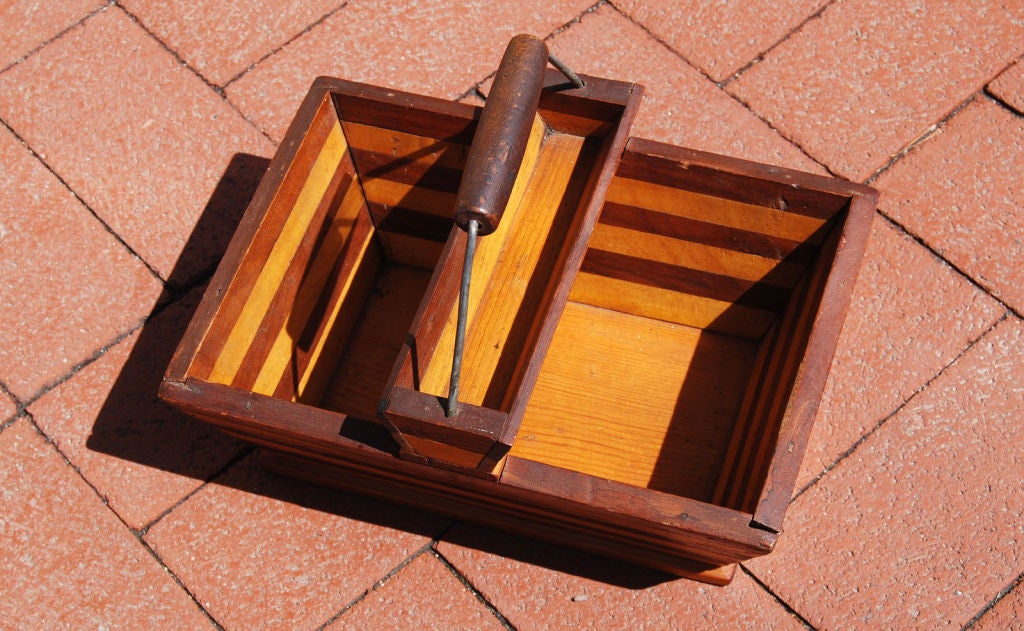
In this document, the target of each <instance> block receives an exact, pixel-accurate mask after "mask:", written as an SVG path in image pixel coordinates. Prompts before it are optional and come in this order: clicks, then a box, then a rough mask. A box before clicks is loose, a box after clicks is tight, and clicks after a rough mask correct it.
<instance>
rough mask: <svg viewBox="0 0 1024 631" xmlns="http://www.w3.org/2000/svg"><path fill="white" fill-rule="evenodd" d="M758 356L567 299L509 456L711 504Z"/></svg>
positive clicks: (725, 338)
mask: <svg viewBox="0 0 1024 631" xmlns="http://www.w3.org/2000/svg"><path fill="white" fill-rule="evenodd" d="M757 351H758V343H757V342H755V341H752V340H747V339H743V338H739V337H733V336H729V335H724V334H721V333H714V332H711V331H705V330H701V329H698V328H694V327H691V326H687V325H683V324H676V323H671V322H664V321H661V320H655V319H652V318H646V317H643V316H638V315H634V314H627V313H621V312H617V311H612V310H609V309H604V308H600V307H594V306H590V305H586V304H581V303H577V302H569V304H568V305H567V306H566V309H565V311H564V312H563V315H562V319H561V320H560V321H559V325H558V329H557V330H556V332H555V336H554V339H553V340H552V343H551V347H550V348H549V350H548V354H547V357H546V358H545V361H544V367H543V368H542V370H541V374H540V378H539V379H538V383H537V386H536V389H535V390H534V394H533V396H532V397H531V399H530V403H529V405H528V407H527V410H526V414H525V416H524V418H523V423H522V425H521V426H520V430H519V434H518V435H517V437H516V442H515V443H514V444H513V446H512V451H511V454H512V455H515V456H518V457H521V458H525V459H528V460H533V461H537V462H543V463H545V464H549V465H553V466H557V467H562V468H564V469H569V470H572V471H579V472H581V473H586V474H589V475H593V476H596V477H599V478H604V479H608V480H615V481H617V482H623V483H626V484H631V485H633V486H638V487H642V488H649V489H653V490H657V491H662V492H665V493H671V494H674V495H679V496H683V497H689V498H692V499H696V500H699V501H705V502H708V501H711V500H712V496H713V494H714V490H715V485H716V483H717V481H718V477H719V474H720V472H721V468H722V461H723V459H724V457H725V452H726V450H727V449H728V446H729V441H730V439H731V437H732V433H733V429H734V426H735V424H736V418H737V415H738V414H739V409H740V406H741V404H742V399H743V395H744V392H745V390H746V387H747V385H748V382H749V379H750V374H751V370H752V368H753V364H754V360H755V358H756V356H757Z"/></svg>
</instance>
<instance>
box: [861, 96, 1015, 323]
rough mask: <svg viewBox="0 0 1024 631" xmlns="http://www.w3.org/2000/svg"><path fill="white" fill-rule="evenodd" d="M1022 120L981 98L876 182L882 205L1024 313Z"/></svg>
mask: <svg viewBox="0 0 1024 631" xmlns="http://www.w3.org/2000/svg"><path fill="white" fill-rule="evenodd" d="M1022 164H1024V118H1021V117H1020V116H1018V115H1016V114H1014V113H1012V112H1010V111H1008V110H1006V109H1005V108H1003V107H1001V106H999V105H998V104H996V103H993V102H992V101H990V100H988V99H985V98H981V99H980V100H978V101H977V102H974V103H971V104H970V105H969V106H967V107H965V108H964V109H963V110H961V111H960V112H959V113H958V114H957V115H956V116H954V117H953V119H952V120H950V121H949V123H948V124H947V125H946V126H945V127H943V128H942V129H940V130H939V131H938V132H936V133H935V135H934V136H933V137H931V138H930V139H928V140H927V141H925V142H923V143H921V145H920V146H919V147H918V148H917V149H916V150H914V151H911V152H910V153H909V154H908V155H907V157H906V158H905V159H904V160H901V161H900V162H899V163H898V164H896V165H894V166H893V168H892V169H891V170H890V171H889V172H887V173H885V174H884V175H883V176H882V177H880V178H879V179H878V181H877V182H876V185H877V186H878V187H879V189H881V191H882V200H881V206H882V209H883V210H884V211H885V212H887V213H890V214H891V215H892V216H893V217H894V218H895V219H896V220H897V221H899V222H900V223H901V224H902V225H903V226H905V227H906V228H907V229H908V230H910V232H912V233H913V234H915V235H918V236H920V237H921V238H922V239H924V241H925V242H926V243H927V244H928V245H930V246H931V247H933V248H934V249H935V250H936V251H937V252H938V253H939V254H941V255H942V256H944V257H945V258H946V259H948V260H949V261H950V262H951V263H953V264H954V265H956V266H957V267H959V268H960V269H962V270H964V271H965V272H966V273H967V274H969V275H970V276H971V277H972V278H973V279H974V280H976V281H977V282H978V283H979V284H981V285H982V286H983V287H985V288H986V289H988V290H989V291H991V292H992V293H993V294H995V295H996V296H998V297H1000V298H1001V299H1003V300H1004V301H1006V302H1007V303H1008V304H1009V305H1010V306H1012V307H1013V308H1014V309H1016V310H1017V313H1024V265H1022V261H1024V259H1022V258H1021V257H1022V255H1024V225H1022V223H1021V221H1020V208H1021V197H1020V192H1021V191H1022V190H1024V169H1022V168H1021V165H1022Z"/></svg>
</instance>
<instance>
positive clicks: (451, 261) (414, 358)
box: [160, 70, 877, 584]
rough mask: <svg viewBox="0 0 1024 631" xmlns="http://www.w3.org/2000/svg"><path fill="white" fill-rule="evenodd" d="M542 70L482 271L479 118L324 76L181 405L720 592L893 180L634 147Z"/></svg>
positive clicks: (618, 124)
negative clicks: (473, 184)
mask: <svg viewBox="0 0 1024 631" xmlns="http://www.w3.org/2000/svg"><path fill="white" fill-rule="evenodd" d="M583 82H584V84H585V85H584V86H583V87H575V86H574V85H573V84H571V83H569V82H568V81H567V80H566V79H565V78H564V77H563V76H562V75H561V74H559V73H557V72H554V71H553V70H548V71H547V73H546V74H545V75H544V77H543V79H542V83H543V85H544V89H543V90H542V92H541V94H540V97H539V103H538V105H537V108H536V112H535V113H534V112H532V111H530V112H529V113H528V116H529V117H530V118H529V130H530V131H529V135H528V136H529V139H528V142H527V147H526V150H525V154H524V157H523V160H522V164H521V166H520V167H519V169H518V175H517V176H516V177H515V180H514V184H513V185H512V188H511V196H510V197H509V201H508V204H507V206H506V207H505V212H504V217H503V218H502V219H501V222H500V224H499V225H498V226H497V229H496V230H495V231H494V232H493V234H488V235H486V236H483V237H481V238H480V242H479V247H478V250H477V254H476V257H477V258H476V260H475V263H474V265H473V279H472V282H473V284H472V288H471V290H470V294H469V297H470V301H469V305H470V306H469V312H468V324H467V334H466V340H467V341H466V350H465V367H464V369H463V371H464V375H463V379H462V385H461V390H460V397H459V400H460V401H461V402H462V404H461V406H462V407H461V408H460V410H461V411H460V412H459V413H458V414H456V415H455V416H452V417H448V416H446V415H445V413H444V411H443V407H442V404H443V402H444V398H445V397H446V395H447V390H446V388H447V384H448V382H447V379H448V377H449V372H450V370H451V361H452V354H451V353H452V351H451V347H452V338H453V335H454V334H453V327H454V326H455V320H456V303H457V299H458V293H459V289H458V282H457V278H458V276H459V275H460V274H461V269H462V255H463V251H464V249H465V247H466V241H467V237H466V233H465V231H464V230H462V229H461V228H460V227H458V226H457V225H456V224H455V222H454V220H453V207H454V204H455V197H456V192H457V191H458V190H459V187H460V181H461V179H462V174H463V169H464V167H465V164H466V157H467V153H468V151H469V148H470V146H471V144H472V143H473V141H474V133H475V130H476V126H477V121H478V119H479V118H480V112H481V110H480V108H477V107H474V106H470V105H465V104H459V103H452V102H448V101H443V100H439V99H434V98H428V97H424V96H417V95H412V94H406V93H402V92H398V91H394V90H386V89H382V88H376V87H372V86H367V85H362V84H357V83H351V82H347V81H341V80H337V79H327V78H320V79H317V80H316V82H315V83H314V84H313V87H312V89H311V90H310V92H309V94H308V95H307V97H306V99H305V101H304V102H303V104H302V106H301V108H300V109H299V112H298V114H297V116H296V118H295V120H294V121H293V122H292V125H291V127H290V128H289V130H288V133H287V135H286V137H285V139H284V141H283V142H282V144H281V147H280V149H279V150H278V152H277V155H276V156H275V157H274V158H273V161H272V162H271V165H270V169H269V171H268V173H267V175H266V177H265V178H264V180H263V182H262V183H261V185H260V187H259V189H258V191H257V193H256V195H255V197H254V199H253V201H252V203H251V205H250V207H249V209H248V211H247V212H246V214H245V217H244V218H243V220H242V222H241V224H240V226H239V228H238V230H237V232H236V234H235V236H234V239H233V241H232V242H231V245H230V247H229V249H228V251H227V253H226V255H225V257H224V259H223V261H222V263H221V265H220V267H219V268H218V270H217V272H216V273H215V275H214V277H213V279H212V281H211V283H210V285H209V288H208V289H207V291H206V295H205V297H204V298H203V301H202V303H201V304H200V306H199V308H198V310H197V312H196V314H195V316H194V318H193V320H192V322H191V323H190V325H189V327H188V329H187V331H186V333H185V335H184V338H183V339H182V341H181V343H180V345H179V347H178V350H177V352H176V354H175V356H174V358H173V360H172V362H171V365H170V367H169V368H168V371H167V374H166V376H165V378H164V381H163V384H162V386H161V390H160V395H161V397H162V398H163V399H164V400H166V401H167V402H169V403H171V404H172V405H174V406H177V407H179V408H180V409H182V410H185V411H186V412H188V413H189V414H192V415H194V416H196V417H198V418H200V419H203V420H205V421H208V422H210V423H212V424H214V425H216V426H218V427H220V428H221V429H223V430H224V431H226V432H228V433H229V434H232V435H235V436H238V437H240V438H243V439H245V440H247V441H250V442H252V443H255V444H257V445H259V446H260V447H262V448H263V462H264V464H265V465H266V466H268V467H270V468H272V469H274V470H278V471H282V472H285V473H287V474H290V475H294V476H298V477H302V478H306V479H311V480H314V481H317V482H320V483H324V484H328V485H333V486H338V487H342V488H346V489H351V490H353V491H357V492H360V493H366V494H370V495H375V496H379V497H384V498H387V499H391V500H395V501H399V502H403V503H407V504H411V505H415V506H419V507H423V508H427V509H431V510H434V511H439V512H443V513H447V514H450V515H453V516H457V517H460V518H464V519H467V520H472V521H476V522H480V523H484V524H489V525H493V526H497V527H500V528H504V529H507V530H511V531H515V532H519V533H524V534H527V535H531V536H536V537H539V538H543V539H547V540H550V541H554V542H558V543H563V544H565V545H569V546H573V547H576V548H581V549H584V550H589V551H593V552H596V553H600V554H604V555H608V556H611V557H616V558H620V559H624V560H628V561H632V562H635V563H639V564H642V565H646V566H650V567H654V568H658V569H662V570H666V571H669V572H673V573H676V574H679V575H682V576H688V577H691V578H696V579H698V580H703V581H707V582H711V583H718V584H724V583H727V582H728V581H729V580H730V579H731V577H732V573H733V570H734V568H735V566H734V564H735V563H737V562H739V561H743V560H746V559H750V558H752V557H755V556H759V555H763V554H766V553H768V552H770V551H771V549H772V547H773V545H774V543H775V540H776V537H777V536H778V534H779V533H780V531H781V528H782V523H783V517H784V514H785V511H786V507H787V505H788V503H789V500H790V496H791V494H792V492H793V487H794V484H795V479H796V475H797V472H798V470H799V466H800V461H801V458H802V455H803V452H804V449H805V445H806V442H807V438H808V435H809V433H810V430H811V424H812V422H813V420H814V417H815V413H816V410H817V407H818V403H819V401H820V398H821V394H822V390H823V388H824V385H825V379H826V376H827V373H828V370H829V366H830V364H831V361H832V357H833V353H834V350H835V346H836V339H837V337H838V335H839V332H840V329H841V328H842V324H843V319H844V317H845V312H846V309H847V306H848V303H849V299H850V293H851V290H852V287H853V283H854V280H855V278H856V275H857V271H858V267H859V264H860V260H861V256H862V253H863V250H864V244H865V241H866V239H867V234H868V230H869V227H870V222H871V218H872V215H873V213H874V207H875V203H876V199H877V196H876V193H875V192H874V191H873V190H872V189H869V188H867V187H864V186H859V185H856V184H851V183H847V182H843V181H839V180H836V179H831V178H826V177H820V176H815V175H808V174H804V173H798V172H795V171H791V170H788V169H782V168H776V167H769V166H765V165H761V164H755V163H751V162H745V161H742V160H737V159H733V158H726V157H722V156H716V155H712V154H708V153H703V152H698V151H693V150H689V149H684V148H679V147H674V146H670V145H665V144H660V143H655V142H651V141H646V140H641V139H636V138H633V139H628V130H629V126H630V123H631V121H632V118H633V116H634V114H635V111H636V109H637V106H638V104H639V100H640V95H641V93H642V88H640V87H639V86H637V85H634V84H629V83H622V82H617V81H609V80H604V79H599V78H593V77H583Z"/></svg>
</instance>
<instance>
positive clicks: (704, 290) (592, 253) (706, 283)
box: [581, 249, 790, 311]
mask: <svg viewBox="0 0 1024 631" xmlns="http://www.w3.org/2000/svg"><path fill="white" fill-rule="evenodd" d="M581 271H584V272H587V273H590V274H597V275H600V276H605V277H607V278H615V279H617V280H624V281H627V282H631V283H638V284H641V285H647V286H650V287H658V288H661V289H668V290H671V291H677V292H680V293H684V294H690V295H695V296H702V297H705V298H713V299H715V300H722V301H725V302H731V303H734V304H738V305H743V306H746V307H753V308H755V309H766V310H769V311H781V310H782V309H783V308H784V307H785V306H786V301H787V299H788V298H789V294H790V292H789V291H787V290H785V289H781V288H779V287H773V286H771V285H765V284H763V283H758V282H753V281H748V280H742V279H739V278H733V277H731V276H724V275H722V274H713V273H711V272H704V271H700V270H694V269H689V268H687V267H680V266H678V265H670V264H668V263H660V262H657V261H649V260H644V259H638V258H634V257H631V256H626V255H625V254H618V253H615V252H606V251H604V250H596V249H590V250H587V255H586V257H584V259H583V266H582V268H581Z"/></svg>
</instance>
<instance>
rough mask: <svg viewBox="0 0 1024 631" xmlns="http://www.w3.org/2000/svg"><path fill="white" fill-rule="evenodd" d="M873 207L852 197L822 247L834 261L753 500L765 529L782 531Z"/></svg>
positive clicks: (862, 196) (870, 197)
mask: <svg viewBox="0 0 1024 631" xmlns="http://www.w3.org/2000/svg"><path fill="white" fill-rule="evenodd" d="M877 202H878V193H877V191H873V190H871V189H865V190H863V191H860V192H855V193H854V195H853V196H852V198H851V199H850V205H849V209H848V211H847V213H848V216H847V217H845V221H844V222H842V224H841V226H842V230H841V231H840V230H838V229H837V231H836V232H835V233H834V234H833V235H832V236H831V238H830V239H829V241H828V242H826V245H825V248H824V249H825V252H826V254H825V256H826V257H827V258H833V257H834V260H833V263H832V265H831V269H830V270H829V273H828V279H827V281H826V283H825V287H824V289H823V290H822V295H821V299H820V307H819V309H818V311H817V312H816V314H815V317H814V323H813V325H812V327H811V331H810V333H809V335H808V342H807V351H806V354H805V356H804V358H803V361H802V362H801V365H800V367H799V369H798V372H797V374H796V377H795V383H794V386H793V391H792V395H791V397H790V399H789V401H788V402H787V405H786V411H785V413H784V414H785V418H784V419H783V422H782V427H780V429H779V434H778V437H777V439H776V444H777V445H779V448H778V449H777V450H776V451H775V452H774V453H773V454H772V456H771V460H770V462H769V463H768V464H767V465H766V475H765V481H764V483H763V484H762V485H761V495H760V497H759V498H757V500H756V508H755V510H754V521H755V522H756V523H757V524H758V525H759V526H761V527H763V528H768V529H771V530H773V531H776V532H779V531H781V529H782V521H783V517H784V516H785V513H786V508H787V506H788V505H789V500H790V497H791V496H792V493H793V489H794V487H795V485H796V479H797V474H798V473H799V470H800V462H801V460H802V458H803V453H804V450H805V449H806V447H807V441H808V438H809V436H810V433H811V426H812V424H813V422H814V418H815V415H816V413H817V410H818V405H819V404H820V402H821V396H822V393H823V392H824V389H825V382H826V379H827V377H828V373H829V369H830V367H831V365H832V359H833V356H834V354H835V349H836V343H835V340H837V339H838V338H839V333H840V331H841V330H842V327H843V322H844V320H845V318H846V312H847V309H848V307H849V304H850V297H851V295H852V293H853V286H854V280H855V278H856V276H857V271H858V269H859V268H860V262H861V258H862V257H863V254H864V249H865V245H866V243H867V239H868V235H869V234H870V232H871V221H872V218H873V217H874V214H875V207H876V204H877Z"/></svg>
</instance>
